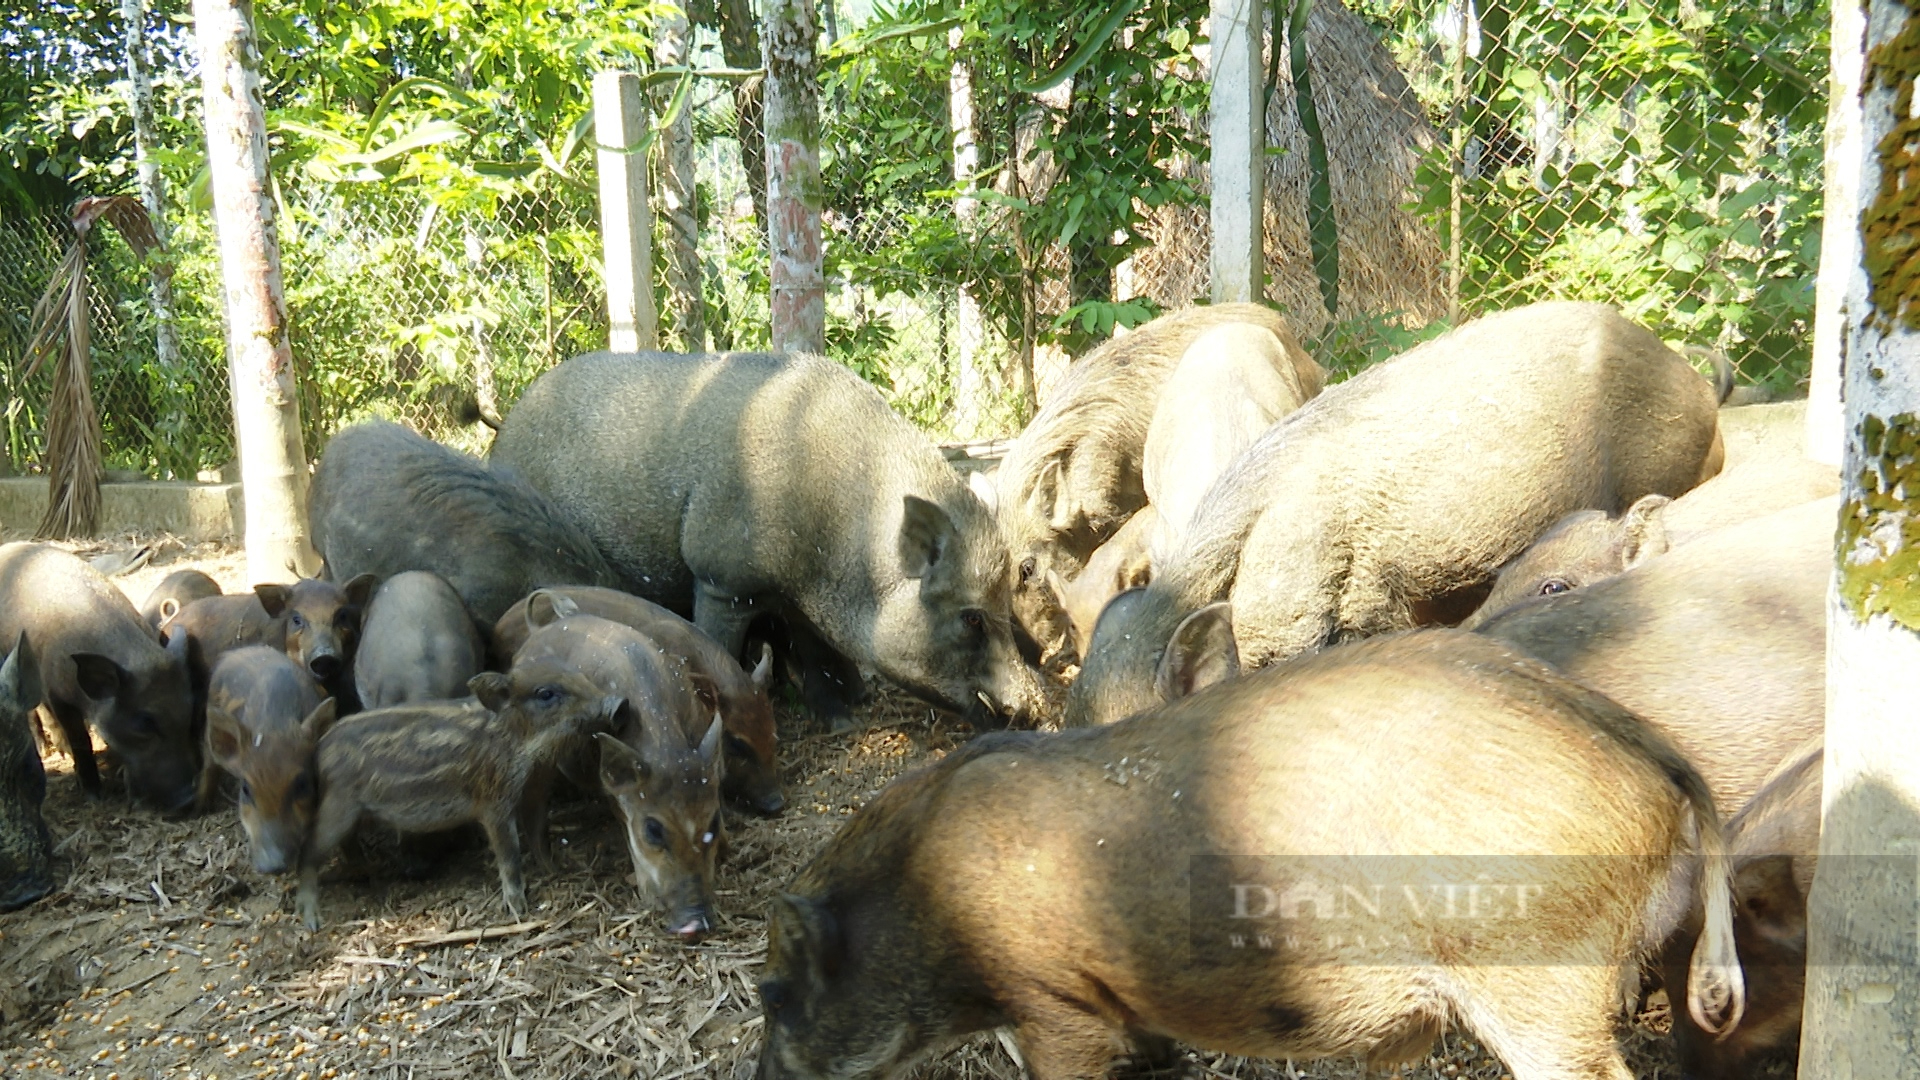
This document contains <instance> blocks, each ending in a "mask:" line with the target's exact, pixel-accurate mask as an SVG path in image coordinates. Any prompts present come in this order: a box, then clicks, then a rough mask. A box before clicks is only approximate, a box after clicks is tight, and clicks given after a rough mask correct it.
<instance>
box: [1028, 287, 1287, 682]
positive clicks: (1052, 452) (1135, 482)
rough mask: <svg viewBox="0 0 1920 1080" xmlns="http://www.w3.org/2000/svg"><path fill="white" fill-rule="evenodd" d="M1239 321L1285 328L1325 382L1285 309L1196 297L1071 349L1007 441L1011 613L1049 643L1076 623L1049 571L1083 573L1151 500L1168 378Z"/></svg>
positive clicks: (1282, 334) (1276, 330) (1280, 332)
mask: <svg viewBox="0 0 1920 1080" xmlns="http://www.w3.org/2000/svg"><path fill="white" fill-rule="evenodd" d="M1236 323H1244V324H1247V325H1250V326H1256V327H1261V328H1263V329H1266V330H1268V331H1270V332H1272V333H1273V334H1275V335H1276V336H1277V337H1279V339H1280V340H1281V341H1282V342H1283V343H1284V344H1285V346H1286V348H1287V355H1288V356H1289V357H1290V358H1291V359H1292V360H1293V362H1294V365H1295V370H1296V372H1297V373H1298V375H1299V377H1300V380H1301V383H1302V385H1304V386H1312V387H1314V388H1315V389H1316V390H1317V389H1318V387H1319V385H1320V383H1322V382H1324V381H1325V373H1324V372H1323V371H1322V370H1321V369H1320V366H1319V365H1318V364H1315V363H1314V362H1313V360H1312V359H1311V358H1310V357H1308V356H1307V354H1306V353H1305V352H1304V351H1302V350H1301V349H1300V347H1299V346H1298V345H1297V344H1294V339H1293V335H1292V332H1291V331H1290V330H1288V328H1287V324H1286V321H1285V320H1284V319H1283V318H1281V316H1280V314H1279V313H1278V312H1276V311H1274V310H1272V309H1270V308H1265V307H1262V306H1260V305H1258V304H1213V305H1211V306H1207V307H1195V308H1188V309H1187V310H1185V311H1176V312H1173V313H1172V314H1169V315H1163V316H1161V317H1160V318H1158V319H1155V320H1153V321H1152V322H1150V323H1147V324H1146V325H1145V326H1142V327H1140V328H1139V329H1137V330H1134V331H1132V332H1131V333H1128V334H1125V335H1123V336H1121V337H1116V338H1113V339H1112V340H1110V341H1107V342H1105V343H1103V344H1101V345H1100V346H1099V347H1098V348H1096V349H1094V350H1093V351H1092V352H1089V353H1088V354H1087V355H1085V356H1083V357H1081V358H1080V359H1079V360H1077V361H1075V362H1074V364H1073V366H1072V367H1070V368H1068V369H1067V374H1066V376H1065V377H1064V378H1062V379H1061V380H1060V383H1059V385H1058V386H1056V387H1055V388H1054V389H1053V391H1052V392H1051V393H1049V394H1048V395H1047V401H1046V404H1045V405H1044V406H1042V407H1041V409H1040V413H1039V415H1037V416H1035V417H1034V418H1033V422H1032V423H1029V424H1028V425H1027V427H1026V430H1024V431H1022V432H1021V433H1020V437H1019V438H1017V439H1015V440H1014V441H1013V445H1012V446H1011V447H1009V448H1008V450H1007V456H1006V458H1005V459H1004V460H1003V461H1001V463H1000V467H999V468H998V469H997V470H995V472H994V475H993V481H992V484H991V495H992V497H993V499H994V504H995V514H996V517H997V518H998V521H999V525H1000V532H1001V535H1002V536H1004V537H1006V543H1007V549H1008V551H1009V552H1011V553H1012V556H1013V560H1014V568H1015V569H1014V584H1013V608H1014V614H1015V615H1016V616H1017V617H1018V618H1019V620H1020V623H1021V625H1022V626H1023V627H1025V628H1026V631H1027V633H1028V634H1030V635H1031V636H1032V638H1033V640H1034V641H1035V642H1036V643H1038V644H1039V645H1040V646H1041V647H1043V648H1047V647H1051V646H1054V645H1056V644H1058V643H1059V642H1061V640H1062V639H1063V638H1065V637H1066V635H1067V633H1068V626H1067V621H1066V614H1065V612H1064V611H1062V610H1061V608H1060V606H1059V602H1058V600H1057V599H1056V598H1055V597H1054V596H1053V595H1052V591H1051V590H1050V589H1049V588H1048V587H1047V580H1048V574H1047V572H1048V571H1049V570H1052V571H1054V572H1056V573H1058V574H1059V575H1060V577H1061V578H1063V579H1066V580H1071V579H1073V578H1076V577H1078V576H1079V574H1080V571H1081V569H1082V568H1083V567H1084V566H1085V565H1086V562H1087V559H1088V558H1090V557H1091V556H1092V555H1093V552H1094V549H1095V548H1098V547H1099V546H1100V545H1101V544H1103V543H1105V542H1106V541H1107V540H1108V539H1109V538H1110V537H1112V535H1113V534H1114V533H1115V532H1117V531H1118V530H1119V528H1120V526H1121V524H1122V523H1124V522H1125V521H1126V520H1127V517H1128V515H1130V514H1132V513H1133V512H1134V511H1136V510H1138V509H1140V507H1142V506H1144V505H1145V504H1146V501H1147V494H1146V487H1145V485H1144V483H1143V481H1142V479H1141V462H1142V460H1143V458H1144V456H1145V453H1146V443H1147V428H1148V425H1149V424H1150V422H1151V421H1152V418H1153V411H1154V407H1155V406H1156V404H1157V403H1158V402H1159V400H1160V394H1161V390H1162V388H1163V387H1164V386H1165V384H1166V382H1167V379H1168V377H1169V376H1170V375H1171V374H1172V373H1173V370H1174V366H1175V365H1176V364H1178V363H1179V361H1180V358H1181V356H1183V355H1185V353H1186V351H1187V348H1188V346H1190V345H1192V344H1193V342H1194V339H1195V338H1197V337H1199V336H1200V335H1201V334H1203V333H1205V332H1206V331H1208V330H1210V329H1212V328H1213V327H1216V326H1227V325H1232V324H1236Z"/></svg>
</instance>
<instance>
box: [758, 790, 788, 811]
mask: <svg viewBox="0 0 1920 1080" xmlns="http://www.w3.org/2000/svg"><path fill="white" fill-rule="evenodd" d="M752 805H753V810H754V813H757V814H760V815H762V816H764V817H775V816H777V815H778V814H779V813H780V812H781V811H782V810H785V809H786V808H787V797H786V795H785V794H784V793H782V792H780V791H779V790H774V791H769V792H766V793H764V794H761V795H759V796H758V797H756V798H755V799H754V800H753V803H752Z"/></svg>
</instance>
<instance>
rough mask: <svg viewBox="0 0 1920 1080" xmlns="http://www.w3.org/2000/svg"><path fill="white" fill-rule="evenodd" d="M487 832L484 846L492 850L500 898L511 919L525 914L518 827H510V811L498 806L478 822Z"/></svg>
mask: <svg viewBox="0 0 1920 1080" xmlns="http://www.w3.org/2000/svg"><path fill="white" fill-rule="evenodd" d="M480 827H481V828H483V829H485V830H486V831H487V843H488V844H491V845H492V846H493V861H494V863H495V864H496V865H498V866H499V868H500V895H501V897H502V898H504V899H505V900H506V902H507V910H508V911H510V912H512V913H513V917H514V918H516V919H518V918H523V917H524V916H525V915H526V913H527V882H526V879H525V878H524V877H522V876H521V873H520V827H519V826H518V825H517V824H515V823H514V820H513V807H512V806H502V807H499V808H497V809H495V810H493V811H491V812H489V813H488V814H487V815H486V817H484V818H482V819H481V821H480Z"/></svg>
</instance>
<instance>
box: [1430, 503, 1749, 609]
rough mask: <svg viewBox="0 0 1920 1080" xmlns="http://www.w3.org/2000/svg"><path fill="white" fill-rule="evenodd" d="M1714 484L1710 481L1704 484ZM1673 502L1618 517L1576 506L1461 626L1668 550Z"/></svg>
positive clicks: (1639, 506) (1518, 558)
mask: <svg viewBox="0 0 1920 1080" xmlns="http://www.w3.org/2000/svg"><path fill="white" fill-rule="evenodd" d="M1716 479H1717V478H1716ZM1713 483H1714V481H1713V480H1709V481H1707V485H1703V487H1705V486H1709V485H1711V484H1713ZM1695 490H1696V491H1698V490H1701V489H1700V488H1696V489H1695ZM1685 497H1686V496H1682V498H1685ZM1672 502H1673V500H1672V499H1669V498H1667V497H1666V496H1665V495H1647V496H1643V497H1642V498H1641V499H1639V500H1638V501H1636V502H1635V503H1634V504H1633V505H1632V506H1629V507H1627V511H1626V513H1624V514H1621V515H1620V516H1619V517H1617V518H1610V517H1608V516H1607V515H1606V514H1604V513H1602V512H1601V511H1599V510H1575V511H1574V512H1573V513H1571V514H1568V515H1567V516H1566V517H1563V518H1561V519H1560V520H1559V521H1558V522H1556V523H1554V526H1553V527H1552V528H1550V529H1548V530H1547V531H1546V532H1544V533H1541V534H1540V539H1538V540H1535V541H1534V542H1533V543H1532V545H1530V546H1529V547H1528V548H1527V549H1526V550H1525V551H1523V552H1521V553H1520V554H1518V555H1515V556H1514V557H1513V558H1511V559H1509V560H1507V563H1506V565H1504V566H1502V567H1501V568H1500V570H1499V571H1498V573H1497V575H1496V576H1495V577H1494V581H1493V589H1492V590H1491V591H1489V592H1488V593H1487V598H1486V599H1485V600H1483V601H1481V603H1480V607H1479V608H1478V609H1476V610H1475V611H1474V613H1473V614H1472V615H1469V616H1467V618H1466V619H1465V620H1464V621H1462V622H1461V623H1460V628H1461V629H1463V630H1471V629H1473V628H1474V627H1476V626H1479V625H1480V624H1481V623H1483V622H1485V621H1486V620H1487V619H1489V618H1491V617H1493V616H1494V615H1497V614H1499V613H1500V612H1502V611H1505V610H1507V609H1508V608H1510V607H1512V606H1513V605H1515V604H1517V603H1519V602H1521V601H1522V600H1531V599H1533V598H1534V597H1536V596H1558V595H1559V594H1561V593H1563V592H1568V591H1570V590H1573V589H1578V588H1581V587H1583V586H1586V585H1591V584H1593V583H1594V582H1596V581H1604V580H1605V579H1607V578H1610V577H1614V576H1615V575H1618V574H1624V573H1626V572H1627V571H1628V570H1631V569H1633V568H1634V567H1636V566H1639V565H1640V564H1641V563H1643V562H1645V561H1646V560H1648V559H1650V558H1652V557H1654V556H1655V555H1661V554H1665V553H1666V551H1667V548H1668V546H1669V544H1668V540H1667V527H1666V521H1665V517H1664V512H1665V511H1666V509H1667V506H1668V505H1669V504H1670V503H1672Z"/></svg>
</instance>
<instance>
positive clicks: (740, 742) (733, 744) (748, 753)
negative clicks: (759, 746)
mask: <svg viewBox="0 0 1920 1080" xmlns="http://www.w3.org/2000/svg"><path fill="white" fill-rule="evenodd" d="M727 753H729V754H732V755H733V756H735V757H743V758H750V757H752V756H753V747H751V746H748V745H747V740H745V739H743V738H741V737H740V736H738V735H735V734H734V733H733V732H731V731H729V732H727Z"/></svg>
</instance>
